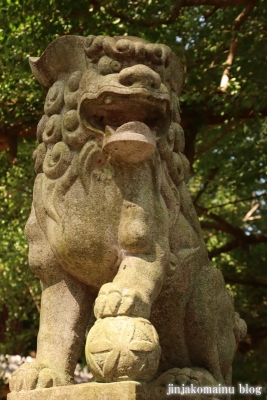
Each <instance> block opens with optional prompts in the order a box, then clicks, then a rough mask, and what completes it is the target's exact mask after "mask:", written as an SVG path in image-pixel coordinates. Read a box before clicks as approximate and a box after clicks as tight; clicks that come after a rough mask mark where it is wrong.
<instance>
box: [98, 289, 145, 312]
mask: <svg viewBox="0 0 267 400" xmlns="http://www.w3.org/2000/svg"><path fill="white" fill-rule="evenodd" d="M138 298H139V296H138V292H137V291H136V290H132V289H127V288H125V289H122V288H120V287H118V286H117V285H116V284H115V283H106V284H105V285H103V286H102V287H101V289H100V291H99V294H98V297H97V299H96V301H95V308H94V312H95V316H96V318H104V317H115V316H117V315H132V314H133V312H134V308H135V307H134V306H135V303H136V300H137V299H138Z"/></svg>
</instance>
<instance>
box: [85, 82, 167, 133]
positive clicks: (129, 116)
mask: <svg viewBox="0 0 267 400" xmlns="http://www.w3.org/2000/svg"><path fill="white" fill-rule="evenodd" d="M112 89H114V88H112ZM169 115H170V100H169V96H168V95H167V94H160V93H159V94H157V93H156V94H155V93H152V92H150V91H148V90H144V89H138V90H135V91H133V89H131V90H127V89H126V90H123V91H114V90H110V88H109V90H105V91H102V92H101V93H100V94H99V93H97V95H90V94H86V95H85V96H84V98H83V99H82V101H81V106H80V117H81V121H82V123H83V124H84V125H85V126H86V127H88V128H94V129H97V130H100V131H102V132H104V131H105V127H106V126H107V125H110V126H113V127H114V128H117V127H119V126H121V125H123V124H125V123H127V122H130V121H140V122H143V123H145V124H146V125H147V126H148V127H149V128H150V129H151V130H160V129H161V128H162V127H163V126H164V124H165V121H166V118H167V117H168V116H169Z"/></svg>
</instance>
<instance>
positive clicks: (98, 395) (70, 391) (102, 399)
mask: <svg viewBox="0 0 267 400" xmlns="http://www.w3.org/2000/svg"><path fill="white" fill-rule="evenodd" d="M167 399H168V400H216V399H215V398H211V397H206V396H200V395H199V396H195V395H194V396H191V395H190V396H179V395H167V391H166V389H165V388H164V387H159V386H155V385H151V384H150V385H147V384H141V383H138V382H133V381H130V382H114V383H96V382H90V383H82V384H78V385H70V386H58V387H54V388H48V389H36V390H30V391H22V392H12V393H10V394H8V396H7V400H167Z"/></svg>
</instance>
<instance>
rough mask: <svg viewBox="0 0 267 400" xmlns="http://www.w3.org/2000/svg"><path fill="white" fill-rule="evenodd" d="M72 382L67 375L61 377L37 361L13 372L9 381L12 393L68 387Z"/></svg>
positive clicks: (25, 364) (27, 363)
mask: <svg viewBox="0 0 267 400" xmlns="http://www.w3.org/2000/svg"><path fill="white" fill-rule="evenodd" d="M68 383H71V382H70V379H68V378H67V377H66V376H65V375H63V374H62V375H60V374H59V373H57V372H56V371H54V370H53V369H51V368H48V367H47V366H46V365H44V364H40V363H38V362H37V361H33V362H30V363H29V362H26V363H24V364H23V365H22V366H21V367H20V368H19V369H18V370H16V371H15V372H13V374H12V375H11V378H10V381H9V387H10V391H11V392H20V391H22V390H33V389H42V388H49V387H53V386H62V385H67V384H68Z"/></svg>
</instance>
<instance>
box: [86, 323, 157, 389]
mask: <svg viewBox="0 0 267 400" xmlns="http://www.w3.org/2000/svg"><path fill="white" fill-rule="evenodd" d="M160 353H161V348H160V345H159V339H158V334H157V332H156V329H155V328H154V326H153V325H152V324H151V323H150V322H149V321H148V320H147V319H144V318H131V317H126V316H118V317H107V318H104V319H99V320H97V321H96V323H95V324H94V326H93V327H92V328H91V330H90V332H89V334H88V336H87V341H86V346H85V354H86V360H87V363H88V366H89V368H90V371H91V372H92V374H93V375H94V377H95V378H96V380H97V381H99V382H118V381H127V380H136V381H144V382H150V381H151V380H152V379H153V377H154V375H155V374H156V372H157V369H158V365H159V359H160Z"/></svg>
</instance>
